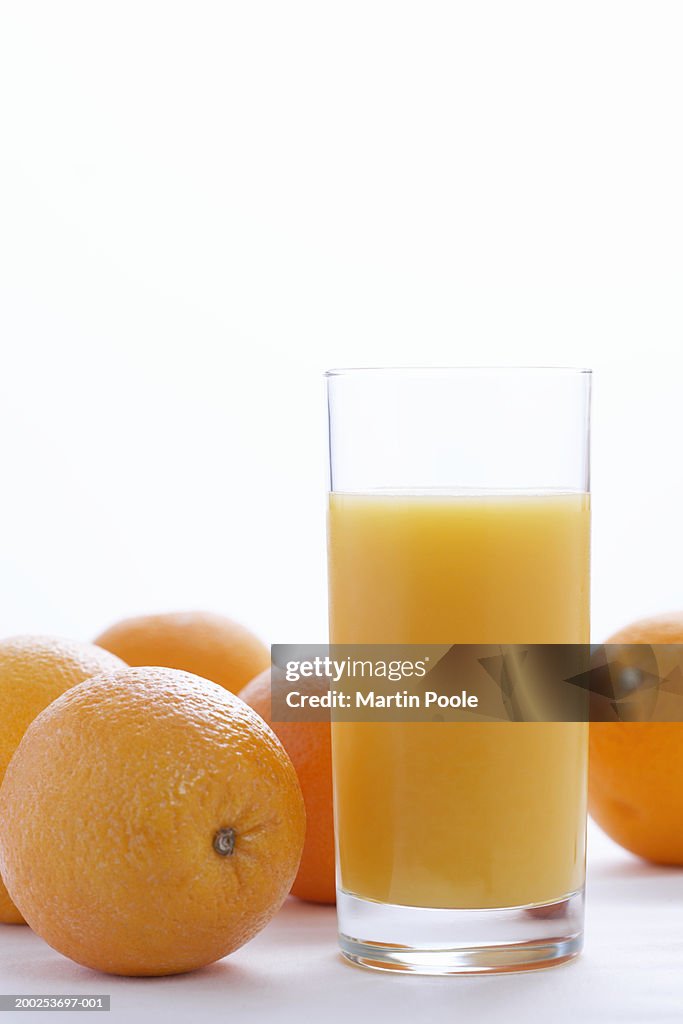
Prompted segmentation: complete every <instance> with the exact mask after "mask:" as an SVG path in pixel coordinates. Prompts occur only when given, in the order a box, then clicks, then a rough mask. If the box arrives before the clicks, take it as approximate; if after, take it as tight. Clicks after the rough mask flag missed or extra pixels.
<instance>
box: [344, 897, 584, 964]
mask: <svg viewBox="0 0 683 1024" xmlns="http://www.w3.org/2000/svg"><path fill="white" fill-rule="evenodd" d="M583 904H584V900H583V890H581V891H579V892H575V893H571V894H570V895H569V896H566V897H564V898H563V899H561V900H558V901H556V902H554V903H546V904H533V905H531V906H526V907H513V908H509V907H506V908H503V909H500V910H498V909H491V910H432V909H425V908H423V907H400V906H396V905H394V904H390V903H376V902H374V901H373V900H364V899H361V898H360V897H358V896H353V895H351V894H350V893H347V892H344V891H343V890H342V889H338V890H337V917H338V921H339V945H340V946H341V951H342V953H343V954H344V956H345V957H347V958H348V959H349V960H352V961H353V962H354V963H357V964H361V965H362V966H363V967H371V968H374V969H375V970H380V971H412V972H413V973H415V974H502V973H509V972H513V971H536V970H540V969H542V968H545V967H555V966H557V965H559V964H563V963H566V962H567V961H568V960H573V959H574V957H576V956H578V954H579V953H580V952H581V948H582V946H583Z"/></svg>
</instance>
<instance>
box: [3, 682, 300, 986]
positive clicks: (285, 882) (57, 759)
mask: <svg viewBox="0 0 683 1024" xmlns="http://www.w3.org/2000/svg"><path fill="white" fill-rule="evenodd" d="M0 817H1V818H2V820H3V821H5V822H8V823H9V825H8V826H7V827H5V828H4V829H3V830H2V832H1V833H0V870H2V872H3V874H4V877H5V880H6V882H7V888H8V889H9V891H10V893H11V894H12V898H13V899H14V900H15V902H16V904H17V906H18V907H19V908H20V910H21V912H22V913H23V915H24V917H25V918H26V920H27V921H28V923H29V924H30V925H31V927H32V928H33V929H34V931H36V932H37V933H38V934H39V935H40V936H42V937H43V938H44V939H45V940H46V941H47V942H48V943H49V944H50V945H51V946H54V948H55V949H57V950H59V952H60V953H63V954H65V955H66V956H68V957H71V959H72V960H75V961H77V962H78V963H80V964H84V965H85V966H87V967H91V968H94V969H96V970H100V971H105V972H107V973H110V974H125V975H164V974H178V973H182V972H184V971H191V970H194V969H195V968H198V967H202V966H204V965H205V964H209V963H211V962H213V961H214V960H218V959H219V958H220V957H223V956H225V955H226V954H227V953H230V952H232V951H233V950H234V949H237V947H238V946H241V945H242V944H243V943H244V942H247V941H248V939H250V938H252V936H253V935H255V934H256V932H257V931H259V929H261V928H262V927H263V926H264V925H265V924H266V923H267V922H268V921H269V920H270V918H271V917H272V916H273V914H275V912H276V911H277V909H278V908H279V906H280V905H281V903H282V901H283V900H284V899H285V897H286V895H287V893H288V892H289V889H290V887H291V884H292V880H293V879H294V876H295V875H296V871H297V868H298V866H299V859H300V856H301V850H302V848H303V842H304V833H305V828H306V818H305V811H304V804H303V799H302V796H301V790H300V788H299V783H298V781H297V777H296V772H295V771H294V768H293V767H292V764H291V761H290V760H289V758H288V757H287V754H286V752H285V750H284V748H283V746H282V744H281V743H280V741H279V740H278V739H277V737H276V736H275V735H274V734H273V733H272V731H271V730H270V729H269V728H268V727H267V726H266V724H265V723H264V722H263V721H262V720H261V719H260V718H259V717H258V715H256V714H255V713H254V712H253V711H251V709H250V708H248V707H247V706H246V705H245V704H244V703H243V702H242V701H241V700H239V699H238V698H237V697H235V696H233V695H232V694H229V693H228V692H227V691H226V690H224V689H222V688H221V687H220V686H217V685H216V684H215V683H211V682H209V681H208V680H206V679H200V678H199V677H198V676H193V675H190V674H189V673H186V672H178V671H175V670H173V669H163V668H146V669H123V670H121V671H119V672H113V673H105V674H102V675H99V676H97V677H95V678H94V679H91V680H88V681H87V682H86V683H84V684H82V685H80V686H77V687H74V689H72V690H69V691H68V692H67V693H65V694H64V695H63V696H62V697H60V698H58V700H56V701H55V702H54V703H53V704H51V705H50V706H49V707H48V708H47V709H46V710H45V711H43V712H42V714H40V715H39V716H38V717H37V718H36V719H35V721H34V722H33V723H32V725H30V726H29V728H28V729H27V731H26V733H25V735H24V738H23V740H22V741H21V743H20V744H19V747H18V748H17V751H16V753H15V755H14V757H13V759H12V761H11V763H10V766H9V768H8V769H7V773H6V775H5V780H4V782H3V784H2V787H1V788H0Z"/></svg>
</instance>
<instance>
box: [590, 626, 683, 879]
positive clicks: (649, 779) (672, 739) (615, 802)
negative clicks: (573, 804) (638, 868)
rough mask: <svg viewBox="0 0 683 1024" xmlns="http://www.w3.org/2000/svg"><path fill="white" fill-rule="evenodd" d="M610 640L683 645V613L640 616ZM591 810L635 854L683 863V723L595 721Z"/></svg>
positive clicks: (624, 642)
mask: <svg viewBox="0 0 683 1024" xmlns="http://www.w3.org/2000/svg"><path fill="white" fill-rule="evenodd" d="M607 643H614V644H616V643H620V644H640V643H648V644H683V612H674V613H670V614H667V615H660V616H656V617H654V618H649V619H641V620H639V621H638V622H634V623H632V624H631V625H629V626H626V627H625V628H624V629H621V630H619V632H618V633H615V634H614V636H612V637H610V639H609V640H608V641H607ZM589 808H590V812H591V814H592V816H593V818H595V820H596V821H597V823H598V824H599V825H600V826H601V828H603V829H604V830H605V832H607V834H608V835H610V836H611V837H612V839H614V840H615V841H616V842H617V843H620V844H621V846H624V847H626V849H627V850H631V852H632V853H635V854H638V855H639V856H640V857H644V858H645V859H646V860H651V861H655V862H657V863H660V864H683V829H681V821H682V820H683V723H679V722H592V723H591V725H590V772H589Z"/></svg>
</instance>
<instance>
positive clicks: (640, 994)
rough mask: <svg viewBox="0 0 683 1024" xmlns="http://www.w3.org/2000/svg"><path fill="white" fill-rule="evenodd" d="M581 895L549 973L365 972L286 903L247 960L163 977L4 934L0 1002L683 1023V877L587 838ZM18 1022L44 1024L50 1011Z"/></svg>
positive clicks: (248, 1015) (139, 1015) (231, 1023)
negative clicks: (50, 998) (575, 927)
mask: <svg viewBox="0 0 683 1024" xmlns="http://www.w3.org/2000/svg"><path fill="white" fill-rule="evenodd" d="M588 885H589V890H588V912H587V921H586V948H585V951H584V953H583V955H582V956H581V958H580V959H579V960H577V961H575V962H573V963H571V964H568V965H565V966H562V967H557V968H554V969H552V970H547V971H538V972H533V973H529V974H517V975H505V976H499V977H479V978H477V977H460V978H458V977H450V978H429V977H416V976H410V975H404V974H401V975H395V974H385V973H381V972H376V971H369V970H364V969H363V968H359V967H355V966H353V965H351V964H347V963H346V962H345V961H343V960H342V959H341V957H340V956H339V954H338V952H337V949H336V944H335V917H334V911H333V910H332V909H331V908H325V907H316V906H312V905H309V904H304V903H300V902H298V901H297V900H294V899H290V900H288V901H287V903H286V904H285V906H284V907H283V909H282V910H281V911H280V913H279V914H278V916H277V917H276V918H275V920H274V921H273V922H271V924H270V925H269V926H268V927H267V928H266V929H265V930H264V931H263V932H262V933H261V934H260V935H258V936H257V937H256V938H255V939H254V940H253V941H252V942H250V943H249V944H248V945H247V946H245V947H244V948H243V949H240V950H238V951H237V952H236V953H234V954H233V955H232V956H231V957H228V958H226V959H225V960H222V961H221V962H219V963H217V964H214V965H213V966H212V967H208V968H206V969H205V970H203V971H198V972H196V973H194V974H186V975H183V976H179V977H172V978H150V979H131V978H114V977H109V976H105V975H101V974H95V973H93V972H91V971H88V970H86V969H85V968H83V967H79V966H77V965H76V964H73V963H71V962H70V961H69V960H66V959H65V958H64V957H62V956H60V955H59V954H58V953H56V952H55V951H54V950H52V949H50V948H49V947H48V946H46V945H45V943H43V942H42V941H41V940H40V939H39V938H38V937H37V936H36V935H34V934H33V933H32V932H31V931H30V930H29V929H28V928H25V927H9V926H5V927H3V926H0V993H13V994H17V993H34V994H36V993H44V994H50V995H53V994H58V993H61V994H72V995H75V994H80V993H97V994H111V1007H112V1012H111V1013H110V1014H107V1015H106V1016H104V1019H105V1020H106V1021H112V1022H113V1021H122V1022H123V1021H126V1022H129V1021H130V1022H135V1021H150V1020H164V1021H170V1022H174V1021H179V1022H180V1021H182V1022H186V1021H187V1022H192V1024H194V1022H202V1021H207V1022H208V1021H212V1022H225V1024H244V1022H249V1021H264V1022H265V1021H267V1022H268V1024H271V1022H285V1021H286V1022H289V1021H291V1022H296V1024H301V1022H302V1020H320V1021H324V1022H325V1024H329V1022H335V1021H340V1022H341V1021H344V1022H345V1024H347V1022H348V1021H351V1022H354V1024H355V1022H358V1024H364V1022H365V1021H366V1020H372V1021H374V1022H378V1024H379V1022H382V1021H385V1020H386V1021H391V1022H392V1024H393V1022H402V1021H406V1022H408V1021H410V1022H411V1024H415V1022H416V1021H418V1022H420V1021H423V1020H429V1021H430V1022H431V1021H439V1020H444V1021H453V1020H462V1021H468V1022H469V1021H472V1022H479V1021H494V1020H501V1019H503V1017H504V1019H505V1020H506V1021H509V1022H515V1021H529V1020H538V1021H542V1020H547V1021H552V1022H553V1024H559V1022H562V1021H567V1022H571V1024H577V1022H582V1024H583V1022H584V1021H589V1022H591V1021H596V1022H598V1021H599V1022H600V1024H610V1022H612V1021H622V1020H623V1021H634V1022H636V1021H637V1022H641V1021H642V1022H647V1024H652V1022H656V1021H677V1022H680V1021H683V912H682V911H683V870H680V871H676V870H673V869H665V868H655V867H652V866H649V865H647V864H644V863H643V862H641V861H639V860H637V859H636V858H634V857H631V856H630V855H629V854H627V853H625V852H624V851H623V850H621V849H619V848H618V847H617V846H615V845H614V844H613V843H612V842H611V841H610V840H608V839H607V838H606V837H605V836H604V835H603V834H602V833H600V832H599V831H598V830H597V829H596V828H594V827H593V828H592V830H591V832H590V842H589V882H588ZM71 1018H73V1019H74V1020H76V1021H80V1022H81V1024H82V1022H83V1021H84V1020H86V1019H92V1015H88V1016H87V1017H86V1016H84V1013H83V1012H79V1013H77V1014H74V1013H73V1012H69V1011H67V1012H65V1011H62V1012H60V1013H59V1016H58V1018H57V1020H59V1021H60V1022H62V1021H65V1020H69V1019H71ZM8 1019H11V1018H9V1017H8ZM19 1019H20V1020H22V1021H23V1020H26V1021H29V1020H33V1019H35V1020H37V1021H42V1022H43V1024H45V1021H46V1020H47V1019H49V1011H45V1012H40V1013H36V1012H31V1011H25V1012H23V1013H22V1016H21V1017H19ZM0 1024H2V1020H1V1019H0Z"/></svg>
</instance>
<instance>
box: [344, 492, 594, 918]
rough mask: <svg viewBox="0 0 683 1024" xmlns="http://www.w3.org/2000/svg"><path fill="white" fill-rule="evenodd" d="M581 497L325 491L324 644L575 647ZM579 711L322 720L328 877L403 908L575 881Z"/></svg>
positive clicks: (584, 632)
mask: <svg viewBox="0 0 683 1024" xmlns="http://www.w3.org/2000/svg"><path fill="white" fill-rule="evenodd" d="M589 522H590V510H589V498H588V495H586V494H577V493H567V494H562V493H542V494H528V495H527V494H510V495H504V494H500V495H497V494H490V495H480V496H475V495H446V494H438V493H432V494H430V493H425V494H384V493H378V494H367V495H366V494H344V493H336V494H333V495H331V498H330V509H329V573H330V633H331V640H332V642H333V643H367V644H371V643H378V644H380V643H384V644H392V643H401V644H404V643H414V644H430V643H434V644H453V643H483V644H484V643H488V644H490V643H495V644H498V643H583V642H586V641H587V640H588V638H589V619H588V616H589V570H588V565H589ZM587 730H588V726H587V725H586V724H584V723H453V722H429V723H417V722H401V723H387V722H381V723H369V722H358V723H356V722H344V723H336V724H335V725H334V726H333V756H334V769H335V770H334V775H335V814H336V825H337V842H338V847H339V866H340V885H341V887H342V889H343V890H345V891H346V892H348V893H352V894H354V895H356V896H360V897H362V898H365V899H369V900H377V901H381V902H384V903H392V904H399V905H402V906H413V907H441V908H462V909H472V908H481V909H484V908H492V907H501V908H502V907H515V906H528V905H533V904H543V903H550V902H553V901H556V900H561V899H562V898H563V897H565V896H568V895H569V894H571V893H572V892H574V891H576V890H578V889H580V888H581V886H582V884H583V870H584V865H583V858H584V830H585V818H586V769H587V738H588V737H587Z"/></svg>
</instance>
